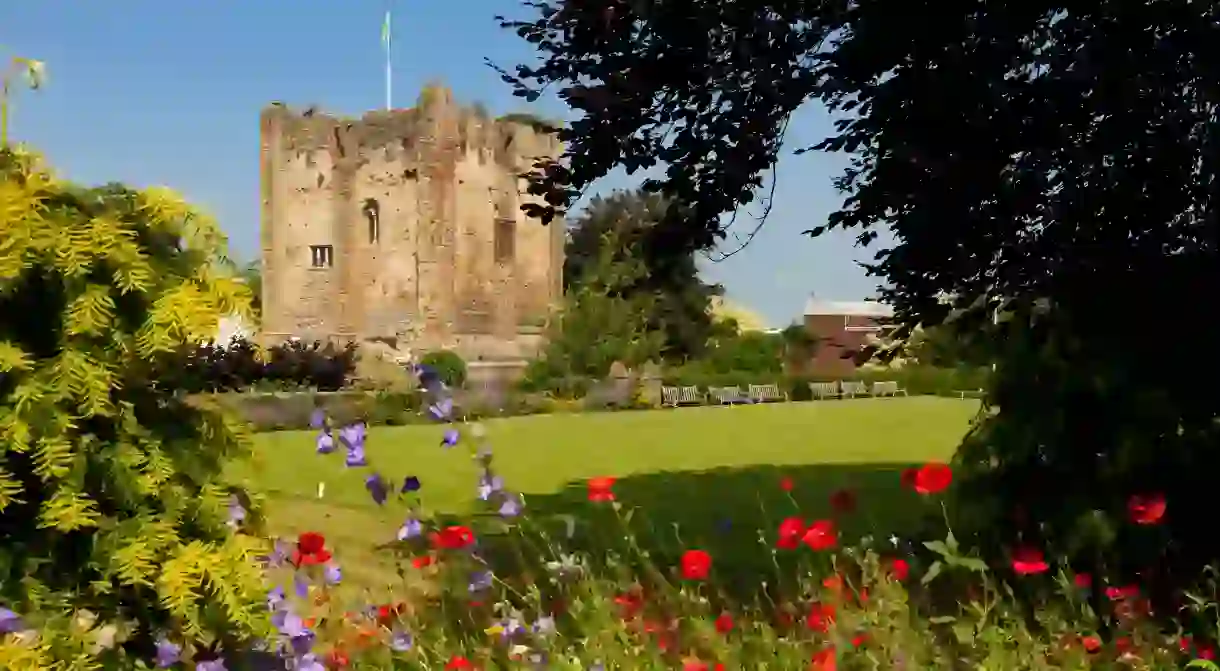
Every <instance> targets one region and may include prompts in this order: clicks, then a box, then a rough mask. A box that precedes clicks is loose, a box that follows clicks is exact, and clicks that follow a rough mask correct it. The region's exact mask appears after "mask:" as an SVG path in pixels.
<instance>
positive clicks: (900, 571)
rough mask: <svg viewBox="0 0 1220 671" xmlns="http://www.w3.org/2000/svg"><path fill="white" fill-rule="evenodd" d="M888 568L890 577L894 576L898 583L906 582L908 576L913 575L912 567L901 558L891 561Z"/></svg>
mask: <svg viewBox="0 0 1220 671" xmlns="http://www.w3.org/2000/svg"><path fill="white" fill-rule="evenodd" d="M888 566H889V573H890V575H891V576H893V577H894V580H897V581H898V582H904V581H906V579H907V576H908V575H910V573H911V565H910V564H908V563H907V560H905V559H903V558H901V557H895V558H894V559H891V560H890V561H889V564H888Z"/></svg>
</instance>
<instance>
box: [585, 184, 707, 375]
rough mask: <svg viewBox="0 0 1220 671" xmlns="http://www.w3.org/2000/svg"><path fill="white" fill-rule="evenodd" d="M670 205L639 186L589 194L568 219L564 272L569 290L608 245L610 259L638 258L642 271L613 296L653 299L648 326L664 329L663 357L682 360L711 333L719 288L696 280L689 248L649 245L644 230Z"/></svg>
mask: <svg viewBox="0 0 1220 671" xmlns="http://www.w3.org/2000/svg"><path fill="white" fill-rule="evenodd" d="M669 209H670V208H669V207H668V206H667V204H666V202H665V200H664V199H662V198H660V197H659V196H655V195H649V194H646V193H642V192H638V191H632V192H627V191H616V192H614V193H612V194H610V195H609V196H607V197H604V198H602V197H598V198H594V199H593V200H592V202H590V203H589V206H588V207H587V208H586V209H585V210H584V212H582V213H581V216H579V217H577V218H576V219H575V221H573V222H572V223H571V224H570V227H569V235H568V242H567V245H566V249H565V257H564V269H563V271H564V272H563V276H564V283H565V289H568V290H572V289H575V288H578V287H580V286H582V285H583V284H585V283H587V282H588V281H590V279H592V278H593V276H592V275H591V274H590V273H591V271H594V270H595V269H596V266H597V264H598V262H599V261H598V259H599V255H600V254H601V253H602V248H603V246H604V245H607V244H610V245H613V250H614V254H615V258H614V259H612V260H614V261H619V260H623V259H625V258H626V257H628V256H630V257H632V258H635V259H638V260H639V261H640V262H641V263H642V264H643V265H644V268H645V271H644V272H642V273H639V274H638V276H637V277H636V278H635V279H634V281H632V282H630V283H621V284H620V286H618V287H617V289H616V290H617V292H618V294H617V295H618V296H622V297H625V298H630V297H632V296H645V297H652V298H654V299H655V300H653V301H652V303H651V312H650V314H649V316H648V325H649V328H651V329H653V330H657V331H661V332H663V333H664V334H665V344H664V349H663V351H662V356H664V357H665V358H666V359H669V360H673V361H681V360H683V359H685V358H687V357H691V356H698V355H700V354H701V353H702V352H703V349H704V347H705V345H706V343H707V339H708V336H709V335H710V332H711V321H712V320H711V317H710V315H709V313H708V308H709V303H710V301H711V298H712V297H713V296H719V295H720V294H722V293H723V292H724V290H723V288H722V287H720V286H719V285H714V284H706V283H704V282H703V281H702V280H700V279H699V269H698V268H697V267H696V265H695V255H694V254H693V253H690V252H679V253H674V254H669V253H662V250H657V249H652V248H650V246H649V237H648V233H649V231H650V230H651V229H652V228H653V227H655V226H656V225H657V223H658V222H660V221H661V220H662V219H664V218H665V216H666V213H667V212H668V211H669Z"/></svg>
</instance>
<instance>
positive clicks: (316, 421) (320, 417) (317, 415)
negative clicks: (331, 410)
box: [309, 408, 326, 429]
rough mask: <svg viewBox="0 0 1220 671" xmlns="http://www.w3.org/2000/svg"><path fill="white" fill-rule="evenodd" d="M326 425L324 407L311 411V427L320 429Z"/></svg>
mask: <svg viewBox="0 0 1220 671" xmlns="http://www.w3.org/2000/svg"><path fill="white" fill-rule="evenodd" d="M324 426H326V411H325V410H323V409H322V408H314V409H313V412H311V413H309V428H311V429H320V428H322V427H324Z"/></svg>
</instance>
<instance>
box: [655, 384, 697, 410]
mask: <svg viewBox="0 0 1220 671" xmlns="http://www.w3.org/2000/svg"><path fill="white" fill-rule="evenodd" d="M703 401H704V395H703V392H701V391H699V388H698V387H661V403H662V404H664V405H668V406H673V407H675V408H676V407H678V406H680V405H702V404H703Z"/></svg>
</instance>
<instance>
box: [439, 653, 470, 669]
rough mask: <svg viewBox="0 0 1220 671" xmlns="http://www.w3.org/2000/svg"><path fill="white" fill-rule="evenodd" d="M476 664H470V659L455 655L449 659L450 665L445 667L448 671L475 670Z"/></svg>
mask: <svg viewBox="0 0 1220 671" xmlns="http://www.w3.org/2000/svg"><path fill="white" fill-rule="evenodd" d="M473 668H474V664H471V663H470V660H469V659H466V658H465V657H463V656H461V655H454V656H452V657H450V658H449V663H448V664H446V665H445V669H447V671H458V670H459V669H473Z"/></svg>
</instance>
